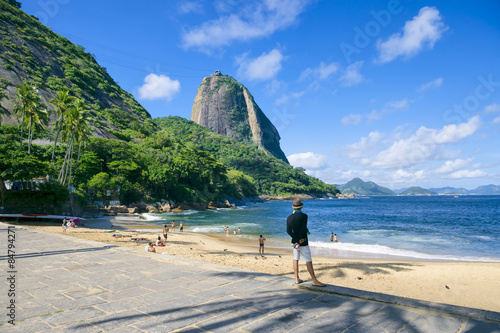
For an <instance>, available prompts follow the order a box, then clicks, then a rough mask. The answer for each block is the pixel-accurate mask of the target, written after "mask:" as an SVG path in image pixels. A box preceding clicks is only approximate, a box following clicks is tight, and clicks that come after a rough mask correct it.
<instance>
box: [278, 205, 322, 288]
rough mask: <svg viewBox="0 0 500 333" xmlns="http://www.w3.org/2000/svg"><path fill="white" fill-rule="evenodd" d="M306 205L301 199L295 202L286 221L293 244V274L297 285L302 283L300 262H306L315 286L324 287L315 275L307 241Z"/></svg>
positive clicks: (287, 230)
mask: <svg viewBox="0 0 500 333" xmlns="http://www.w3.org/2000/svg"><path fill="white" fill-rule="evenodd" d="M302 207H304V204H303V203H302V202H301V201H300V199H295V200H293V204H292V208H293V213H292V214H291V215H290V216H288V218H287V220H286V232H287V233H288V234H289V235H290V237H292V244H293V272H294V274H295V284H299V283H302V282H304V281H302V280H301V279H300V278H299V260H300V258H301V257H302V260H304V261H305V262H306V267H307V271H308V272H309V274H310V275H311V278H312V282H313V284H312V285H313V286H315V287H324V286H325V284H324V283H321V282H319V280H318V279H317V278H316V275H315V274H314V268H313V264H312V258H311V249H310V248H309V243H308V241H307V234H308V230H307V215H306V214H304V213H303V212H302Z"/></svg>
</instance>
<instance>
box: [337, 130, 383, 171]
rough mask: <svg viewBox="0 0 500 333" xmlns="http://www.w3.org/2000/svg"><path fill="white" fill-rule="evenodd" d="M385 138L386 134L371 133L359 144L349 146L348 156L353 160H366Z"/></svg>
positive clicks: (347, 148) (347, 149)
mask: <svg viewBox="0 0 500 333" xmlns="http://www.w3.org/2000/svg"><path fill="white" fill-rule="evenodd" d="M383 137H384V134H383V133H380V132H379V131H373V132H370V134H368V137H362V138H361V139H360V140H359V141H358V142H356V143H353V144H350V145H347V147H346V155H347V156H348V157H349V158H351V159H358V158H361V159H365V158H367V156H368V154H369V152H371V151H373V149H374V148H375V146H376V145H377V144H378V143H379V142H380V141H381V140H382V138H383ZM362 164H365V163H362Z"/></svg>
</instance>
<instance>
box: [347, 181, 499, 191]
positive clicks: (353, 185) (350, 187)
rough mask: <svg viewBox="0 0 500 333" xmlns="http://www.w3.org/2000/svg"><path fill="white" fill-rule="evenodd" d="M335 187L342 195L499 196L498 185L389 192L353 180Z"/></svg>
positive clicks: (375, 185)
mask: <svg viewBox="0 0 500 333" xmlns="http://www.w3.org/2000/svg"><path fill="white" fill-rule="evenodd" d="M337 187H338V188H339V189H340V190H341V191H342V193H344V194H347V193H349V194H355V195H500V185H493V184H492V185H485V186H479V187H477V188H475V189H473V190H467V189H465V188H455V187H439V188H429V189H425V188H422V187H418V186H414V187H410V188H402V189H396V190H391V189H389V188H387V187H383V186H380V185H377V184H376V183H374V182H371V181H368V182H365V181H363V180H361V179H360V178H354V179H353V180H351V181H349V182H347V183H345V184H344V185H337Z"/></svg>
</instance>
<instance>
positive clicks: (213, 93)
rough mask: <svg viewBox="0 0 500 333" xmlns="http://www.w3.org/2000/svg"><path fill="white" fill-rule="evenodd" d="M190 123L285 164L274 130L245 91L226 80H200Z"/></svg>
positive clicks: (222, 77)
mask: <svg viewBox="0 0 500 333" xmlns="http://www.w3.org/2000/svg"><path fill="white" fill-rule="evenodd" d="M191 120H192V121H194V122H196V123H198V124H200V125H201V126H203V127H206V128H208V129H210V130H212V131H214V132H216V133H218V134H221V135H225V136H227V137H229V138H231V139H233V140H236V141H239V142H242V143H245V144H256V145H257V146H258V147H259V149H261V150H263V151H265V152H268V153H271V154H272V155H274V156H275V157H277V158H279V159H281V160H283V161H285V162H287V163H288V160H287V158H286V156H285V154H284V153H283V151H282V150H281V147H280V144H279V141H280V136H279V133H278V130H277V129H276V127H274V125H273V124H272V123H271V121H270V120H269V119H268V118H267V117H266V115H265V114H264V112H262V110H261V109H260V108H259V106H258V105H257V103H255V101H254V99H253V96H252V95H251V94H250V92H249V91H248V89H247V88H245V87H244V86H243V85H242V84H241V83H239V82H238V81H236V80H235V79H233V78H232V77H230V76H227V75H220V74H214V75H210V76H207V77H205V78H204V79H203V81H202V82H201V84H200V86H199V87H198V93H197V94H196V97H195V99H194V102H193V108H192V110H191Z"/></svg>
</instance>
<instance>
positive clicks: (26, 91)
mask: <svg viewBox="0 0 500 333" xmlns="http://www.w3.org/2000/svg"><path fill="white" fill-rule="evenodd" d="M16 89H17V93H16V106H15V107H14V113H15V114H16V116H17V117H18V118H20V119H21V138H20V139H19V146H21V147H22V145H23V128H24V119H25V113H26V108H27V107H28V106H29V104H30V103H31V102H32V101H33V99H34V96H35V95H36V88H35V87H33V85H32V84H31V83H30V82H24V83H23V85H22V86H20V85H17V86H16Z"/></svg>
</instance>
